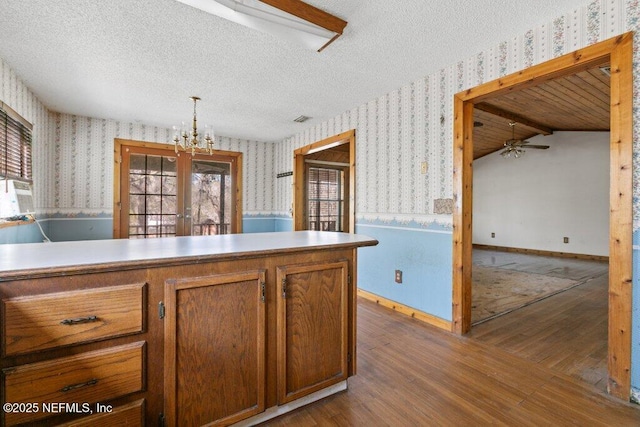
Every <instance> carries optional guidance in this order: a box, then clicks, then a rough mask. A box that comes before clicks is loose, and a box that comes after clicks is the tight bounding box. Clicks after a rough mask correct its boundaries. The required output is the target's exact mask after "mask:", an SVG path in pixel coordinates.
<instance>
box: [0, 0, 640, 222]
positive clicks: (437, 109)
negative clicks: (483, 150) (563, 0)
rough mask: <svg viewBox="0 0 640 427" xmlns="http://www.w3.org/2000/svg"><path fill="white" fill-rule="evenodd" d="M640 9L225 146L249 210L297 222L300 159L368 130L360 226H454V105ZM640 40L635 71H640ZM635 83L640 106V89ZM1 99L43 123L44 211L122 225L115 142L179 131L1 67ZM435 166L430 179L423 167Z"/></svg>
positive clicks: (637, 156) (38, 136)
mask: <svg viewBox="0 0 640 427" xmlns="http://www.w3.org/2000/svg"><path fill="white" fill-rule="evenodd" d="M639 16H640V7H639V5H638V0H593V1H590V2H586V3H585V5H584V6H583V7H579V8H576V9H574V10H571V11H568V12H567V13H565V14H563V15H561V16H558V17H556V18H555V19H553V20H552V21H550V22H548V23H545V24H542V25H539V26H537V27H535V28H531V29H527V30H526V31H525V32H523V34H522V35H518V36H516V37H513V38H512V39H510V40H506V41H502V42H500V43H498V44H496V45H495V46H493V47H490V48H488V49H486V50H484V51H482V52H478V53H477V54H476V55H474V56H473V57H470V58H467V59H465V60H461V61H460V62H458V63H457V64H453V65H451V66H449V67H447V68H444V69H442V70H440V71H439V72H437V73H434V74H432V75H429V76H425V77H424V78H422V79H419V80H416V81H414V82H411V83H409V84H406V85H404V86H403V87H401V88H398V89H397V90H395V91H393V92H390V93H388V94H384V95H382V96H380V97H379V98H377V99H374V100H371V101H369V102H367V103H365V104H362V105H360V106H358V107H356V108H353V109H351V110H349V111H345V112H343V113H342V114H339V115H337V116H335V117H333V118H329V119H327V120H325V121H323V122H321V123H319V124H316V125H315V126H313V127H310V128H307V129H306V130H304V131H302V132H300V133H298V134H296V135H293V136H291V137H290V138H287V139H285V140H284V141H280V142H276V143H262V142H257V141H244V140H237V139H231V138H224V137H223V138H220V142H219V147H220V148H223V149H228V150H234V151H242V152H243V153H244V154H245V156H244V162H245V164H244V174H245V179H244V180H245V182H244V195H243V196H244V210H245V212H246V213H247V214H248V215H279V216H289V215H290V209H291V193H292V192H291V188H290V187H291V181H292V179H291V177H285V178H281V179H277V180H276V179H275V175H276V174H277V173H280V172H287V171H290V170H292V164H291V163H292V155H291V153H292V151H293V150H294V149H295V148H298V147H301V146H303V145H307V144H310V143H312V142H315V141H317V140H321V139H324V138H327V137H329V136H332V135H335V134H337V133H339V132H343V131H346V130H349V129H356V139H357V147H356V156H357V157H356V161H357V165H358V179H357V182H356V197H357V199H356V214H357V217H358V218H359V219H360V220H382V221H399V222H401V223H408V222H411V221H414V222H417V223H420V224H423V225H426V226H428V225H430V224H433V223H439V224H445V225H446V224H450V222H451V219H450V217H449V216H447V215H444V216H443V215H441V214H436V213H435V210H434V208H435V206H434V200H436V199H448V198H451V197H452V193H453V189H452V176H453V171H452V149H451V147H452V139H453V138H452V110H453V105H452V98H453V95H454V94H455V93H456V92H458V91H460V90H464V89H465V88H469V87H473V86H476V85H478V84H480V83H483V82H487V81H490V80H493V79H495V78H498V77H500V76H503V75H506V74H509V73H512V72H515V71H518V70H520V69H523V68H526V67H528V66H530V65H533V64H537V63H540V62H543V61H546V60H548V59H551V58H554V57H557V56H559V55H562V54H565V53H568V52H570V51H572V50H575V49H578V48H580V47H583V46H587V45H590V44H593V43H596V42H598V41H601V40H604V39H606V38H609V37H612V36H615V35H618V34H621V33H622V32H625V31H629V30H636V29H638V25H639V20H638V18H639ZM638 45H639V39H638V36H637V35H636V43H635V61H634V64H635V66H636V67H638V63H639V62H640V61H639V60H638V59H639V55H638ZM636 75H640V67H638V70H637V71H636ZM639 84H640V83H639V82H638V79H636V80H635V81H634V90H635V93H636V97H637V94H638V87H639ZM0 100H2V101H3V102H5V103H7V104H8V105H10V106H11V107H12V108H14V109H15V110H16V111H18V112H19V113H20V114H22V115H23V116H24V117H25V118H26V119H27V120H29V121H31V122H33V124H34V163H35V164H34V169H35V170H38V171H41V173H39V174H36V176H35V178H34V180H35V185H34V193H35V198H36V204H37V207H38V208H39V209H40V210H41V211H42V212H45V213H58V214H60V213H61V214H69V215H73V214H76V213H84V214H87V213H88V214H96V215H110V214H111V210H112V197H113V195H112V191H113V190H112V184H113V176H112V175H113V172H112V163H111V162H112V152H113V151H112V147H113V138H116V137H119V138H125V139H138V140H144V141H156V142H163V141H164V142H166V141H169V140H170V134H169V130H168V129H165V128H159V127H154V126H147V125H144V124H138V123H125V122H119V121H114V120H108V119H98V118H89V117H80V116H70V115H66V114H59V113H55V112H49V111H48V110H47V109H46V107H45V106H43V105H42V104H41V103H40V102H39V101H38V99H37V98H36V97H35V96H34V94H33V93H32V92H31V91H30V90H29V89H28V88H27V87H26V86H25V84H24V83H23V82H22V81H21V80H20V78H19V77H18V76H16V74H15V72H14V71H13V70H12V69H11V68H10V67H9V66H8V65H7V64H6V63H4V62H3V61H2V60H1V59H0ZM634 117H636V118H637V119H636V120H635V121H634V138H635V147H636V150H634V151H635V152H634V165H636V167H635V168H634V171H635V177H636V179H635V180H634V225H635V228H636V229H637V228H638V227H639V226H640V197H639V195H640V184H639V182H640V179H639V178H640V176H639V172H638V169H639V168H638V167H637V165H640V144H639V143H638V141H637V140H638V137H637V135H638V134H639V133H638V131H639V130H640V111H639V110H638V106H637V105H634ZM422 162H427V165H428V168H427V173H426V174H421V173H420V164H421V163H422Z"/></svg>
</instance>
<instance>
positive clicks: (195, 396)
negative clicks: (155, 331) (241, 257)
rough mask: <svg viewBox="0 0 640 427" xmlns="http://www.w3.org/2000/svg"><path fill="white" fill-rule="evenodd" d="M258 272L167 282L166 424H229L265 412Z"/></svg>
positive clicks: (261, 274)
mask: <svg viewBox="0 0 640 427" xmlns="http://www.w3.org/2000/svg"><path fill="white" fill-rule="evenodd" d="M264 283H265V273H264V271H252V272H243V273H237V274H235V273H234V274H220V275H214V276H207V277H198V278H191V279H179V280H169V281H167V282H166V284H165V299H166V301H165V303H166V318H165V322H166V323H165V358H164V360H165V370H164V372H165V416H166V418H167V425H178V426H183V425H184V426H186V425H189V426H200V425H205V424H210V425H228V424H231V423H233V422H236V421H239V420H242V419H244V418H248V417H250V416H252V415H255V414H257V413H260V412H262V411H264V409H265V408H264V406H265V302H264V295H265V294H264Z"/></svg>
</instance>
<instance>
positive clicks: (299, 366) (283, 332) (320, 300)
mask: <svg viewBox="0 0 640 427" xmlns="http://www.w3.org/2000/svg"><path fill="white" fill-rule="evenodd" d="M348 270H349V266H348V262H347V261H340V262H332V263H322V264H307V265H293V266H283V267H279V268H278V271H277V283H278V284H279V285H280V286H281V289H279V292H278V298H277V311H278V321H277V330H278V345H277V347H278V387H277V388H278V403H279V404H283V403H287V402H290V401H292V400H295V399H298V398H300V397H302V396H305V395H307V394H310V393H313V392H315V391H318V390H320V389H322V388H325V387H328V386H330V385H332V384H335V383H338V382H340V381H343V380H345V379H346V378H347V374H348V372H347V357H348V329H347V326H348V293H347V286H348Z"/></svg>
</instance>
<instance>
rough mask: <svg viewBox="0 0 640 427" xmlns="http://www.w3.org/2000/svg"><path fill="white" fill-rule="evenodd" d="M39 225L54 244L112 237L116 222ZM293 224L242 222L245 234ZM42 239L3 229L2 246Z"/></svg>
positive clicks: (260, 219)
mask: <svg viewBox="0 0 640 427" xmlns="http://www.w3.org/2000/svg"><path fill="white" fill-rule="evenodd" d="M39 221H40V225H41V226H42V229H43V230H44V232H45V233H46V234H47V236H48V237H49V238H50V239H51V241H52V242H62V241H71V240H101V239H111V238H112V236H113V218H112V217H111V216H107V215H95V216H89V215H86V216H85V215H73V216H70V215H66V216H62V215H52V216H49V217H46V216H45V215H40V220H39ZM292 229H293V220H292V219H291V218H281V217H276V216H273V215H263V216H245V217H243V218H242V231H243V232H244V233H265V232H271V231H291V230H292ZM42 241H43V238H42V235H41V234H40V230H39V229H38V227H37V226H36V225H35V224H26V225H20V226H14V227H6V228H1V229H0V244H7V243H37V242H42Z"/></svg>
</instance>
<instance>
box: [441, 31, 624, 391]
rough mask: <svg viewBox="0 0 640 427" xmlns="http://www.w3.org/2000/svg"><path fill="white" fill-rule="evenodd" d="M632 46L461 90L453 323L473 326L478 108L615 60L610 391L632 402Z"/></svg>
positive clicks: (620, 41)
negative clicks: (473, 248)
mask: <svg viewBox="0 0 640 427" xmlns="http://www.w3.org/2000/svg"><path fill="white" fill-rule="evenodd" d="M632 43H633V34H632V33H626V34H623V35H621V36H619V37H615V38H612V39H609V40H606V41H603V42H600V43H597V44H595V45H592V46H589V47H586V48H584V49H580V50H578V51H576V52H573V53H571V54H568V55H564V56H561V57H558V58H556V59H553V60H550V61H548V62H545V63H543V64H539V65H536V66H533V67H530V68H527V69H525V70H522V71H520V72H518V73H515V74H512V75H509V76H505V77H502V78H500V79H498V80H495V81H492V82H488V83H485V84H483V85H480V86H477V87H475V88H472V89H469V90H467V91H464V92H461V93H458V94H457V95H455V97H454V194H453V197H454V212H453V271H452V276H453V277H452V278H453V280H452V282H453V307H452V311H453V312H452V318H453V322H452V328H453V330H454V332H457V333H460V334H463V333H467V332H468V331H469V330H470V328H471V290H472V285H471V283H472V282H471V280H472V277H471V276H472V275H471V266H472V233H471V231H472V183H473V175H472V173H473V172H472V163H473V150H474V136H473V129H474V108H475V106H476V105H478V104H481V103H482V102H483V101H484V100H487V99H490V98H491V97H495V96H498V95H501V94H505V93H514V92H516V91H518V90H522V89H525V88H531V87H535V86H537V85H540V84H542V83H545V82H549V81H551V80H553V79H556V78H558V77H561V76H569V75H572V74H576V73H577V72H579V71H584V70H587V69H589V68H592V67H594V66H598V65H607V64H608V65H609V67H610V70H611V80H610V82H611V91H610V100H609V101H610V132H611V133H610V144H609V145H610V170H611V178H610V184H609V194H610V202H609V207H610V210H609V212H610V215H609V223H610V227H609V260H610V262H609V278H608V288H609V292H608V295H609V304H608V322H609V323H608V349H607V353H608V386H607V389H608V391H609V393H611V394H612V395H614V396H617V397H619V398H621V399H624V400H629V396H630V388H631V376H630V371H631V366H630V365H631V290H632V230H633V228H632V180H633V177H632V145H633V134H632V127H633V126H632V125H633V123H632V116H633V115H632V97H633V84H632V81H633V62H632V56H633V50H632Z"/></svg>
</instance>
